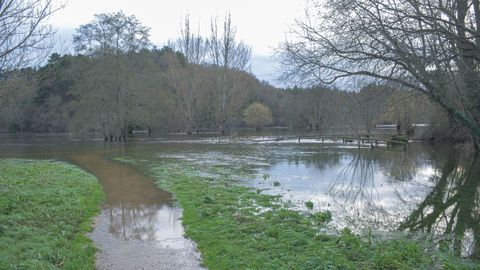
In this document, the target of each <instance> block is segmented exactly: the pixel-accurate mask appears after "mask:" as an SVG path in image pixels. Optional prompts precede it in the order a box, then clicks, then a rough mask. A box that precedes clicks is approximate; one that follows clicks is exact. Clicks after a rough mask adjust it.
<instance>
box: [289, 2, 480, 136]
mask: <svg viewBox="0 0 480 270" xmlns="http://www.w3.org/2000/svg"><path fill="white" fill-rule="evenodd" d="M305 14H306V16H305V18H304V19H303V20H299V21H297V23H296V26H295V27H294V29H293V34H294V38H293V39H291V40H287V41H286V42H285V43H284V44H283V45H282V47H281V58H282V61H283V64H284V66H285V68H286V72H285V78H287V79H293V80H296V81H301V82H307V83H319V82H322V83H333V82H335V81H338V80H341V79H345V78H351V77H355V76H368V77H371V78H375V79H379V80H387V81H391V82H395V83H398V84H400V85H402V86H404V87H408V88H411V89H415V90H417V91H420V92H421V93H424V94H426V95H428V96H429V97H430V98H431V99H432V100H433V101H435V102H436V103H438V104H439V105H441V106H442V107H443V108H444V109H445V110H446V111H447V112H448V113H449V115H450V116H452V117H453V118H455V119H457V120H458V121H459V122H461V123H462V124H463V125H464V126H466V127H467V128H468V129H469V130H470V131H471V133H472V135H474V137H476V138H480V125H479V123H480V111H479V104H480V98H479V95H478V91H479V90H478V89H479V86H480V79H479V73H478V66H479V60H480V47H479V46H480V32H479V31H480V8H479V1H478V0H446V1H429V0H327V1H326V3H325V4H320V3H319V1H311V2H310V3H309V7H308V8H307V10H306V13H305Z"/></svg>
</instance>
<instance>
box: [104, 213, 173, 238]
mask: <svg viewBox="0 0 480 270" xmlns="http://www.w3.org/2000/svg"><path fill="white" fill-rule="evenodd" d="M106 211H107V215H108V217H109V220H110V224H109V231H110V233H112V234H113V235H115V236H116V237H119V238H123V239H125V240H147V241H153V240H157V238H158V234H162V233H168V231H169V230H172V228H173V229H175V225H176V223H178V222H179V218H180V210H179V209H178V208H176V207H172V206H169V205H149V206H147V205H138V206H132V205H131V204H120V205H116V206H115V207H109V208H107V210H106ZM162 211H164V212H166V213H167V214H168V215H169V218H168V220H165V221H163V223H162V222H161V221H162V220H163V219H162V218H159V216H158V215H159V214H161V213H160V212H162ZM180 236H181V235H180Z"/></svg>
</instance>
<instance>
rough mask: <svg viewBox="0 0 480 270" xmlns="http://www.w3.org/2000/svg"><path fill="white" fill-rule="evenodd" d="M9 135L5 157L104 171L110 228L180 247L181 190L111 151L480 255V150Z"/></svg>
mask: <svg viewBox="0 0 480 270" xmlns="http://www.w3.org/2000/svg"><path fill="white" fill-rule="evenodd" d="M0 140H1V141H0V156H3V157H26V158H54V159H60V160H67V161H70V162H73V163H75V164H79V165H80V166H82V167H84V168H85V169H87V170H89V171H91V172H93V173H94V174H96V175H97V176H98V177H99V178H100V179H104V180H102V181H103V182H102V184H103V186H104V189H105V191H106V193H107V201H106V202H105V206H104V210H103V212H102V214H103V215H106V216H107V217H108V226H109V228H110V229H109V230H108V233H109V234H110V235H112V237H116V238H119V239H124V240H127V241H157V242H158V243H160V245H162V243H163V245H168V246H172V247H176V248H179V249H181V248H184V247H185V246H191V245H193V244H192V243H189V242H188V241H183V240H182V241H178V239H182V238H181V237H179V235H180V236H181V235H182V234H183V229H182V227H181V224H180V222H179V221H178V218H179V217H180V216H181V210H180V209H178V208H177V207H175V206H174V204H172V203H171V194H169V193H167V192H163V191H160V190H159V189H157V188H156V187H155V186H154V184H153V182H152V181H151V179H148V178H145V177H144V176H143V174H141V173H139V172H138V171H136V170H135V169H133V168H131V167H129V166H127V165H124V164H121V163H117V162H114V161H111V160H109V157H117V156H131V157H134V158H140V159H146V160H149V161H151V162H157V161H158V162H161V161H162V160H166V159H168V160H172V159H173V160H179V161H180V160H181V161H182V162H189V163H193V164H197V165H199V166H198V168H200V169H199V173H211V172H212V171H214V172H218V171H221V170H224V172H225V173H230V174H232V175H237V176H238V177H237V178H238V179H237V180H238V181H241V183H243V184H245V185H249V186H252V187H254V188H259V189H262V190H263V192H265V193H269V194H280V195H282V196H283V198H284V200H285V201H291V203H292V204H293V205H294V206H295V207H297V208H299V209H301V210H302V211H307V209H306V207H305V206H304V203H305V202H306V201H311V202H313V204H314V210H313V211H326V210H328V211H330V212H331V213H332V224H331V226H332V228H333V229H342V228H343V227H345V226H348V227H350V228H354V229H356V230H358V231H365V230H372V231H376V232H388V233H390V232H409V231H412V232H421V233H433V234H435V235H437V236H438V237H444V238H445V243H447V244H448V245H449V246H450V247H451V248H452V249H454V250H456V251H457V252H458V254H460V255H462V256H465V257H475V258H477V259H479V258H480V244H479V243H480V159H479V158H477V157H476V156H475V155H473V154H471V153H466V152H465V151H461V150H457V149H455V148H453V147H433V146H427V145H422V144H416V143H411V144H409V145H408V148H407V150H406V151H401V150H385V149H369V148H358V147H357V146H356V145H355V144H335V143H325V144H322V143H321V142H318V141H315V140H305V141H303V142H302V143H300V144H298V143H297V142H296V141H283V142H264V143H251V142H248V141H243V142H235V143H216V141H215V140H214V141H213V142H212V141H210V140H209V141H208V142H205V140H204V141H203V142H200V141H196V140H189V141H177V142H165V141H163V140H161V139H132V140H131V141H129V142H128V143H127V144H126V145H123V144H120V143H113V144H104V143H103V142H101V141H88V142H76V141H68V140H66V138H54V137H43V138H38V137H33V138H7V137H3V138H0ZM200 170H201V171H200ZM240 172H241V173H240ZM119 179H120V180H119ZM122 179H128V180H125V181H123V180H122ZM122 181H123V183H122V184H119V182H122ZM274 183H276V184H275V185H274ZM169 239H170V240H171V239H174V240H173V241H170V240H169Z"/></svg>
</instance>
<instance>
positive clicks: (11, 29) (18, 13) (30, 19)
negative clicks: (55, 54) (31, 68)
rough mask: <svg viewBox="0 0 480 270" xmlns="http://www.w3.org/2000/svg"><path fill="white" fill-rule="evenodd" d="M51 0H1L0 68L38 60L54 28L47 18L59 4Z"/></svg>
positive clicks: (48, 45)
mask: <svg viewBox="0 0 480 270" xmlns="http://www.w3.org/2000/svg"><path fill="white" fill-rule="evenodd" d="M52 2H53V1H52V0H0V72H1V71H3V70H8V69H13V68H18V67H24V66H26V65H32V64H34V65H35V64H37V63H40V62H41V61H43V60H44V59H45V57H46V56H47V55H48V53H49V52H48V51H49V50H48V49H50V48H51V47H52V45H53V44H52V42H51V41H52V40H51V38H52V36H53V35H54V33H55V31H54V30H53V28H52V27H51V26H49V25H48V24H47V20H48V18H49V17H50V16H51V15H52V14H53V13H54V12H55V11H57V10H58V9H59V8H60V7H54V5H53V3H52Z"/></svg>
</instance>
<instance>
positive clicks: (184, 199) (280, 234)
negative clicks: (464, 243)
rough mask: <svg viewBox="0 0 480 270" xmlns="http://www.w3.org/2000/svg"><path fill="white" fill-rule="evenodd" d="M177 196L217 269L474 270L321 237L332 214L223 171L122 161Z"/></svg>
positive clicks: (188, 227) (359, 241)
mask: <svg viewBox="0 0 480 270" xmlns="http://www.w3.org/2000/svg"><path fill="white" fill-rule="evenodd" d="M124 161H127V162H131V163H134V164H136V165H137V166H142V167H148V168H149V169H148V171H149V172H150V174H151V175H152V177H154V178H155V179H156V181H157V184H158V185H159V186H160V187H161V188H163V189H167V190H170V191H172V192H174V193H175V195H176V197H177V199H178V201H179V203H180V205H181V206H182V208H183V209H184V212H183V224H184V227H185V232H186V234H187V235H188V236H189V237H190V238H192V239H193V240H195V242H196V243H197V245H198V249H199V250H200V251H201V253H202V257H203V263H204V264H205V265H206V266H207V267H208V268H209V269H211V270H215V269H477V268H478V266H476V265H474V264H471V263H470V264H469V263H468V262H465V261H461V260H460V259H458V258H455V257H453V256H451V255H450V254H448V253H441V252H438V251H426V250H429V249H427V247H426V246H424V245H423V244H420V243H419V242H417V241H413V240H410V239H408V238H405V237H396V238H393V239H389V240H384V239H383V240H382V239H380V238H376V237H375V236H373V235H370V236H362V237H360V236H358V235H355V234H353V233H351V232H350V230H348V229H344V230H343V231H342V232H341V233H340V234H339V235H329V234H326V233H320V231H321V229H322V227H323V226H324V225H325V224H326V223H327V222H328V221H329V220H330V219H331V215H330V213H328V212H327V213H316V214H311V213H310V214H306V213H300V212H298V211H295V210H292V208H291V207H290V206H289V205H286V204H284V203H283V202H282V201H281V200H280V199H279V198H278V197H275V196H270V195H265V194H261V193H260V192H259V191H257V190H252V189H250V188H246V187H243V186H241V185H239V184H238V183H236V182H235V181H232V180H231V177H229V176H228V175H226V174H224V173H217V174H215V175H220V177H204V176H200V175H199V174H198V173H197V172H196V168H194V167H192V166H191V165H189V164H185V163H178V162H175V163H173V162H167V163H160V164H158V163H157V164H153V165H152V164H150V165H149V164H148V162H147V161H145V160H144V161H143V162H142V161H135V160H124Z"/></svg>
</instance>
